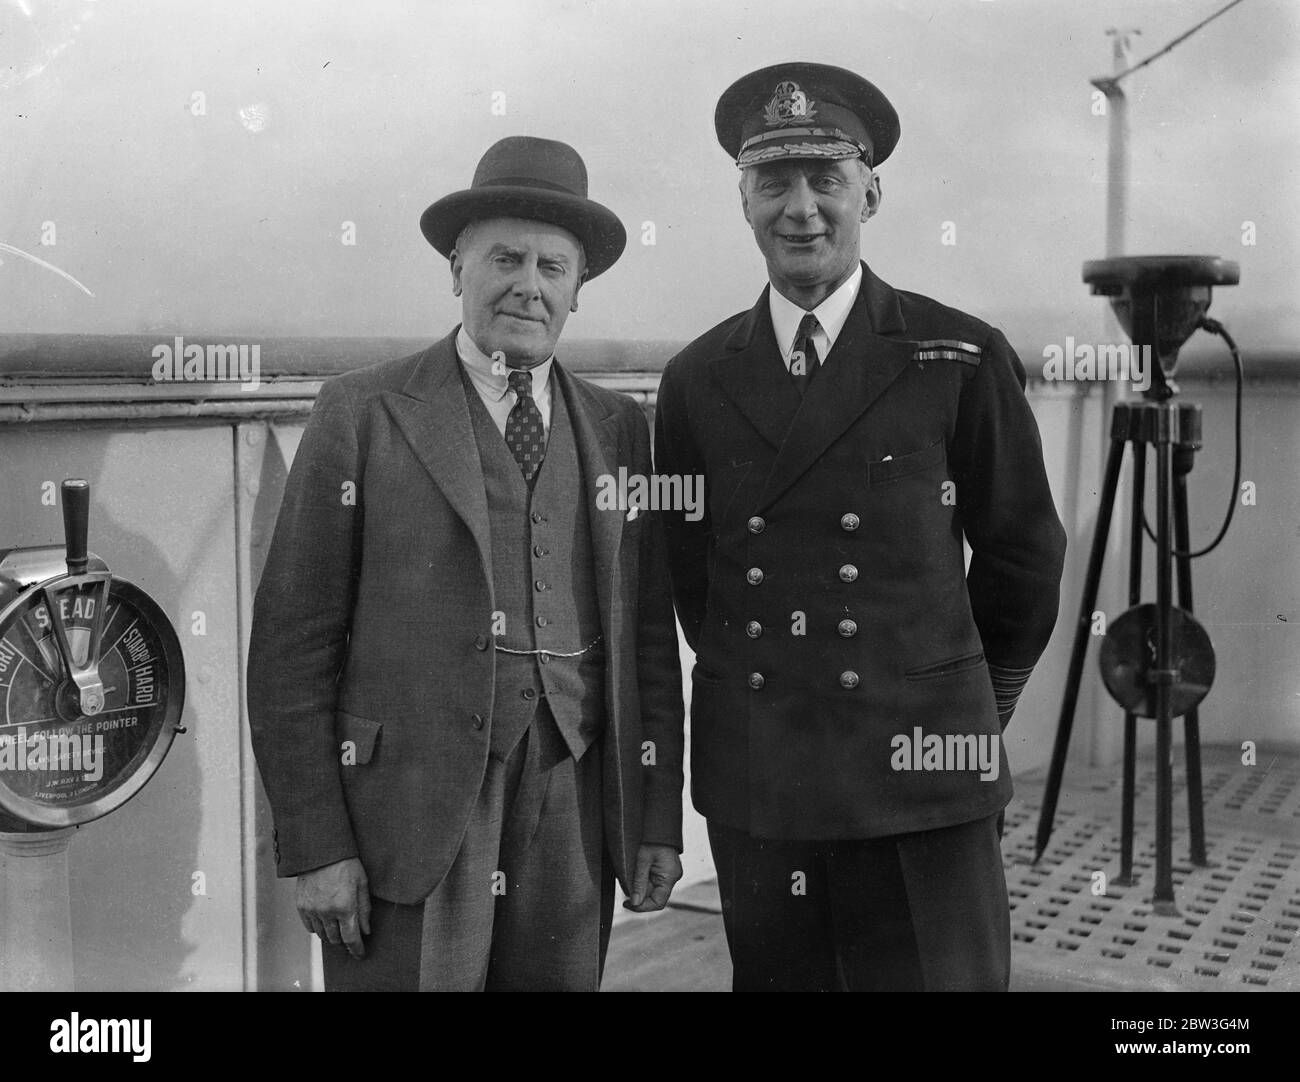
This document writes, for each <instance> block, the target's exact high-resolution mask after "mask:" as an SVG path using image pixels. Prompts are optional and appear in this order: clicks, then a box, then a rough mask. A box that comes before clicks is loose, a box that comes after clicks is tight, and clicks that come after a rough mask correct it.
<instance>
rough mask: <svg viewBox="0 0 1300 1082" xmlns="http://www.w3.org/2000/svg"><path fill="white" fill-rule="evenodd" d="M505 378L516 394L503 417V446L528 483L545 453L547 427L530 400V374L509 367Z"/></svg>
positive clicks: (531, 377)
mask: <svg viewBox="0 0 1300 1082" xmlns="http://www.w3.org/2000/svg"><path fill="white" fill-rule="evenodd" d="M506 380H507V381H508V382H509V384H510V389H511V390H512V391H514V392H515V394H517V395H518V396H519V401H518V402H516V403H515V404H514V406H513V407H512V408H511V410H510V416H508V417H507V418H506V446H507V447H509V448H510V453H511V454H512V455H514V456H515V461H516V462H518V463H519V468H520V469H521V470H523V471H524V480H525V481H527V482H528V484H529V485H530V486H531V485H532V483H533V478H535V477H536V476H537V471H538V470H540V469H541V468H542V459H543V458H545V457H546V428H545V427H544V426H543V425H542V414H541V411H540V410H539V409H538V408H537V403H536V402H534V401H533V374H532V373H531V372H529V371H527V370H526V369H511V370H510V371H509V372H507V373H506Z"/></svg>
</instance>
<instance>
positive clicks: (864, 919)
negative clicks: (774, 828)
mask: <svg viewBox="0 0 1300 1082" xmlns="http://www.w3.org/2000/svg"><path fill="white" fill-rule="evenodd" d="M996 820H997V816H990V817H989V818H986V819H978V820H975V821H974V822H970V823H961V824H959V825H957V826H951V827H942V828H940V829H936V830H926V831H920V832H917V833H913V834H898V835H892V836H889V837H884V838H868V839H861V840H849V841H824V842H815V841H812V842H810V841H777V840H772V839H764V838H754V837H751V836H750V835H749V834H747V833H745V832H744V831H740V830H736V829H734V828H732V827H729V826H725V825H723V824H721V823H718V822H714V821H710V822H709V824H708V827H709V844H710V847H711V848H712V850H713V859H714V863H715V865H716V866H717V870H718V887H719V891H720V893H721V895H722V919H723V924H724V926H725V928H726V934H727V946H728V947H729V949H730V951H731V959H732V965H733V977H732V988H733V990H734V991H737V992H741V991H747V992H754V991H771V992H777V991H781V992H790V991H802V992H811V991H820V992H830V991H863V992H865V991H874V992H904V991H1006V989H1007V985H1008V983H1009V980H1010V970H1011V921H1010V911H1009V908H1008V901H1007V886H1006V878H1005V876H1004V874H1003V871H1002V853H1001V846H1000V842H999V837H998V831H997V824H996Z"/></svg>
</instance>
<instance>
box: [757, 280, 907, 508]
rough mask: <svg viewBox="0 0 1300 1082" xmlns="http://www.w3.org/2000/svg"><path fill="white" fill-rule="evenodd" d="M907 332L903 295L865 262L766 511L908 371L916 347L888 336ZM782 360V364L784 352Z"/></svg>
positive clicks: (765, 499) (772, 481)
mask: <svg viewBox="0 0 1300 1082" xmlns="http://www.w3.org/2000/svg"><path fill="white" fill-rule="evenodd" d="M769 323H770V320H769ZM905 329H906V327H905V325H904V322H903V315H902V311H901V309H900V308H899V304H898V295H897V294H896V293H895V292H894V290H893V288H892V287H890V286H889V285H887V284H886V283H884V282H882V281H881V280H880V279H879V278H877V277H876V276H875V275H874V274H872V273H871V271H870V269H869V268H867V267H866V265H865V264H864V265H863V275H862V285H861V287H860V288H859V289H858V296H857V299H856V300H855V301H854V303H853V307H852V309H850V311H849V317H848V319H847V320H846V321H845V323H844V327H843V328H842V329H841V331H840V333H839V336H838V337H837V338H836V339H835V345H834V346H833V347H832V348H831V351H830V354H829V355H828V356H827V358H826V361H825V363H824V365H823V366H822V368H821V369H820V370H819V371H818V372H817V374H816V376H814V377H813V380H812V382H811V383H810V384H809V386H808V392H807V394H806V395H805V396H804V398H803V401H802V403H801V404H800V405H799V408H798V412H797V413H796V415H795V417H794V421H793V423H792V424H791V425H790V428H789V431H788V432H787V433H786V438H785V440H784V441H783V442H782V444H781V449H780V451H779V452H778V453H777V457H776V462H775V463H774V464H773V466H772V472H771V473H770V474H769V475H768V478H767V484H766V486H765V488H764V490H763V496H762V498H761V499H760V500H759V504H760V510H763V509H766V508H768V507H770V506H771V505H772V504H773V503H774V502H775V501H776V500H777V499H778V498H779V497H780V496H781V494H782V493H783V492H785V491H786V489H788V488H789V487H790V486H791V485H792V484H794V482H795V481H797V480H798V479H799V477H800V476H801V475H802V474H803V473H804V472H805V471H806V470H807V469H808V467H810V466H811V465H812V464H813V463H814V462H816V461H817V459H819V458H820V457H821V456H822V455H823V454H824V453H825V451H826V449H827V448H828V447H830V446H831V444H833V443H834V442H835V441H836V440H838V439H839V438H840V436H842V435H843V434H844V432H845V431H846V430H847V429H848V428H849V427H850V426H851V425H852V424H853V423H854V422H855V421H857V420H858V418H859V417H861V416H862V414H863V413H865V412H866V410H867V409H868V408H869V407H870V406H871V404H872V403H873V402H875V400H876V399H877V398H879V397H880V395H881V394H883V393H884V391H885V389H886V388H887V387H888V386H889V385H890V384H891V383H893V382H894V380H895V379H897V378H898V377H899V375H900V374H902V372H903V371H904V369H906V368H907V366H908V365H909V364H910V363H911V360H912V356H913V353H914V351H915V348H916V344H915V343H914V342H911V341H908V340H906V339H900V338H893V337H885V335H886V334H897V333H899V332H902V331H904V330H905ZM772 348H773V350H774V351H775V349H776V346H775V341H774V342H773V347H772ZM776 362H777V365H778V366H780V365H781V358H780V354H779V353H778V354H776ZM796 394H797V392H796ZM863 468H864V469H865V465H864V467H863Z"/></svg>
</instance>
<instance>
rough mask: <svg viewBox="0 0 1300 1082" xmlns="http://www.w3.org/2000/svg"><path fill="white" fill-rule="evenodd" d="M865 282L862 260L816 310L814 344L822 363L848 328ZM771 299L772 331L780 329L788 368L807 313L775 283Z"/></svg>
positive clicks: (779, 344)
mask: <svg viewBox="0 0 1300 1082" xmlns="http://www.w3.org/2000/svg"><path fill="white" fill-rule="evenodd" d="M861 285H862V264H861V263H859V264H858V265H857V268H856V269H855V270H854V271H853V273H852V274H850V275H849V277H848V280H847V281H845V283H844V284H843V285H842V286H840V288H839V289H837V290H836V291H835V292H834V293H832V294H831V295H830V296H829V297H827V298H826V299H825V300H824V301H822V302H821V304H819V305H818V306H817V307H816V308H814V309H813V310H812V311H813V315H815V316H816V317H817V322H818V324H819V326H818V328H817V331H816V332H815V333H814V334H813V345H815V346H816V347H817V357H818V359H819V360H820V361H821V363H822V364H825V363H826V358H827V357H828V356H830V352H831V347H832V346H833V345H835V339H836V338H838V337H839V336H840V331H842V330H843V329H844V322H845V320H847V319H848V318H849V309H851V308H852V307H853V302H854V301H855V300H857V299H858V288H859V287H860V286H861ZM767 301H768V307H769V309H770V310H771V312H772V330H773V331H775V332H776V344H777V348H778V349H780V350H781V360H783V361H784V362H785V367H786V370H787V371H788V370H789V368H790V354H791V353H793V352H794V337H795V335H796V334H797V333H798V331H799V324H800V322H801V321H802V320H803V317H804V316H805V315H806V314H807V312H806V311H805V310H804V309H802V308H800V307H799V306H798V305H797V304H795V303H794V302H793V301H790V300H787V299H786V298H785V297H783V296H781V294H780V293H778V292H777V289H776V287H775V286H773V287H772V288H771V289H769V290H768V291H767Z"/></svg>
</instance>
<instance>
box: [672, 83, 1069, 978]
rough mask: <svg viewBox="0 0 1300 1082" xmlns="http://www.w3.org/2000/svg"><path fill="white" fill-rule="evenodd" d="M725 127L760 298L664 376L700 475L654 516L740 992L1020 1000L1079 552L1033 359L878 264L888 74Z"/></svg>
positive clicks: (680, 449) (698, 797) (682, 459)
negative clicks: (1035, 407)
mask: <svg viewBox="0 0 1300 1082" xmlns="http://www.w3.org/2000/svg"><path fill="white" fill-rule="evenodd" d="M714 122H715V128H716V131H717V136H718V139H719V141H720V142H721V144H722V146H723V148H724V149H725V150H726V151H727V153H728V154H729V155H731V157H732V158H733V159H734V160H735V161H736V164H737V165H738V166H739V167H740V170H741V173H740V197H741V207H742V209H743V211H744V214H745V219H746V221H747V222H748V223H749V225H750V227H751V228H752V229H753V232H754V238H755V240H756V241H757V243H758V247H759V249H760V250H761V251H762V253H763V255H764V257H765V259H766V262H767V267H768V276H769V278H770V285H769V286H768V288H766V289H765V290H764V291H763V294H762V295H761V296H760V297H759V299H758V303H757V304H755V306H754V307H753V308H752V309H751V310H750V311H748V312H742V313H740V314H739V315H736V316H733V317H732V318H730V319H728V320H725V321H724V322H723V323H721V324H719V325H718V326H717V327H715V328H714V329H713V330H711V331H708V332H707V333H706V334H704V335H702V336H701V337H700V338H698V339H696V340H695V341H694V342H692V343H691V344H690V345H689V346H687V347H686V348H685V349H684V350H682V352H681V353H679V354H678V355H677V356H676V357H674V358H673V360H672V361H671V362H670V363H669V365H668V366H667V368H666V370H665V371H664V375H663V381H662V384H661V385H660V390H659V402H658V413H657V420H656V469H657V470H658V471H659V473H660V474H661V475H662V474H669V475H672V474H682V475H686V476H689V475H693V474H701V473H702V474H703V475H704V477H705V482H704V484H705V493H706V501H705V504H706V514H705V515H704V516H703V518H702V519H700V520H699V521H697V522H691V521H689V520H688V519H687V518H686V516H684V515H682V514H668V515H667V516H666V518H665V527H666V531H667V534H668V546H669V564H670V567H671V571H672V577H673V592H674V597H675V600H676V604H677V612H678V616H679V617H680V619H681V623H682V626H683V628H684V629H685V633H686V637H687V639H688V641H689V643H690V645H691V647H692V648H693V649H694V650H695V651H696V665H695V669H694V673H693V697H692V703H691V741H692V754H691V773H692V785H691V788H692V795H693V798H694V801H695V805H696V807H697V808H698V809H699V810H700V812H701V813H702V814H703V815H704V816H705V817H706V818H707V820H708V827H709V839H710V843H711V847H712V850H713V856H714V861H715V863H716V866H717V870H718V883H719V887H720V891H721V895H722V904H723V917H724V922H725V925H726V933H727V940H728V945H729V947H730V950H731V956H732V960H733V963H734V987H735V988H736V989H737V990H755V989H783V990H796V989H797V990H834V989H839V990H902V989H918V990H919V989H992V990H1003V989H1005V988H1006V986H1007V982H1008V972H1009V959H1010V942H1009V940H1010V930H1009V919H1008V907H1007V892H1006V883H1005V880H1004V878H1003V872H1002V863H1001V854H1000V850H999V813H1000V812H1001V810H1002V809H1003V807H1004V806H1005V805H1006V803H1007V802H1008V800H1009V799H1010V796H1011V779H1010V778H1009V776H1008V772H1007V762H1006V756H1005V753H1004V752H1003V750H1002V748H1001V741H1000V733H1001V730H1002V728H1003V727H1005V725H1006V723H1007V721H1008V720H1009V719H1010V717H1011V712H1012V710H1013V709H1014V707H1015V703H1016V699H1017V696H1018V695H1019V693H1020V691H1021V689H1022V688H1023V686H1024V684H1025V681H1026V680H1027V679H1028V677H1029V674H1030V671H1031V670H1032V668H1033V666H1034V664H1035V662H1036V661H1037V660H1038V657H1039V654H1040V653H1041V652H1042V650H1043V648H1044V646H1045V645H1046V643H1047V641H1048V638H1049V636H1050V635H1051V632H1052V627H1053V625H1054V623H1055V620H1056V612H1057V601H1058V590H1059V582H1060V575H1061V567H1062V560H1063V555H1064V548H1065V538H1064V532H1063V530H1062V529H1061V525H1060V521H1059V519H1058V517H1057V514H1056V511H1055V509H1054V507H1053V503H1052V496H1051V493H1050V491H1049V489H1048V484H1047V478H1046V476H1045V473H1044V469H1043V460H1042V450H1041V446H1040V442H1039V436H1038V430H1037V427H1036V425H1035V422H1034V418H1033V416H1032V414H1031V413H1030V409H1029V406H1028V404H1027V402H1026V399H1025V395H1024V384H1025V372H1024V369H1023V367H1022V366H1021V363H1020V361H1019V359H1018V358H1017V357H1016V355H1015V353H1014V352H1013V351H1012V349H1011V347H1010V346H1009V345H1008V344H1007V340H1006V339H1005V338H1004V337H1003V335H1002V333H1001V332H1000V331H998V330H995V329H994V328H992V327H990V326H988V325H987V324H985V323H983V322H981V321H980V320H978V319H976V318H974V317H973V316H969V315H966V314H964V313H962V312H959V311H956V310H954V309H952V308H948V307H945V306H944V305H942V304H939V303H937V302H935V301H933V300H930V299H929V298H927V297H923V296H920V295H918V294H915V293H909V292H904V291H901V290H895V289H893V288H892V287H891V286H889V285H888V284H886V283H885V282H884V281H882V280H881V279H880V278H878V277H877V276H876V275H875V274H874V273H873V272H872V271H871V269H870V268H868V267H867V266H866V265H865V264H864V263H862V262H861V260H860V256H859V239H860V226H861V223H863V222H866V221H867V219H868V218H870V217H871V216H872V215H873V214H875V213H876V211H877V210H878V209H879V206H880V199H881V189H880V181H879V178H878V176H877V175H876V173H875V169H876V168H877V167H878V166H879V165H880V164H881V163H882V162H884V160H885V159H886V158H887V157H888V156H889V153H890V151H892V150H893V148H894V145H895V143H896V142H897V139H898V132H899V129H898V118H897V116H896V114H895V112H894V110H893V108H892V107H891V106H890V104H889V102H888V101H887V100H886V99H885V97H884V95H882V94H881V93H880V92H879V91H878V90H877V89H876V88H875V87H874V86H872V85H871V84H870V83H869V82H867V81H866V80H865V79H862V78H860V77H859V76H857V75H855V74H853V73H851V72H848V71H845V70H843V69H840V68H834V67H830V66H827V65H823V64H810V63H790V64H781V65H778V66H776V67H771V68H766V69H763V70H761V71H757V72H754V73H752V74H750V75H748V76H746V77H744V78H742V79H740V80H739V81H738V82H736V83H735V84H734V85H733V86H732V87H730V88H729V89H728V90H727V91H726V93H724V94H723V96H722V98H721V100H720V101H719V103H718V106H717V110H716V114H715V118H714ZM963 536H964V537H965V538H966V540H967V541H968V542H969V543H970V547H971V549H972V555H971V560H970V568H969V571H966V570H965V568H964V566H963V546H962V539H963ZM981 760H982V761H983V765H981Z"/></svg>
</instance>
